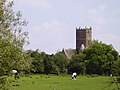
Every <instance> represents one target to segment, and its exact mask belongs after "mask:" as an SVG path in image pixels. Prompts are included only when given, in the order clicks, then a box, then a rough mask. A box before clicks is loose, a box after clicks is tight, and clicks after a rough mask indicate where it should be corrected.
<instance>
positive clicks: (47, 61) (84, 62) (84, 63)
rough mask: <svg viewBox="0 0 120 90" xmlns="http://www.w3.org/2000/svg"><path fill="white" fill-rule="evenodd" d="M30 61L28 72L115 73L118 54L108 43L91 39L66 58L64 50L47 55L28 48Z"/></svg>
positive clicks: (118, 60)
mask: <svg viewBox="0 0 120 90" xmlns="http://www.w3.org/2000/svg"><path fill="white" fill-rule="evenodd" d="M27 54H29V55H30V57H31V59H32V62H31V66H30V67H31V68H30V70H29V72H31V73H40V74H41V73H44V74H57V75H58V74H71V73H73V72H77V73H78V74H98V75H110V74H116V73H117V71H118V70H117V69H118V68H119V65H118V63H120V59H119V54H118V52H117V51H116V50H114V49H113V48H112V47H111V46H110V45H106V44H105V43H102V42H99V41H97V40H93V41H92V43H91V45H90V47H89V48H86V49H84V50H83V51H82V52H81V53H79V54H76V55H74V56H73V57H72V58H71V59H68V58H67V57H66V56H65V54H64V52H58V53H56V54H52V55H48V54H46V53H45V52H40V51H39V50H36V51H32V50H28V51H27Z"/></svg>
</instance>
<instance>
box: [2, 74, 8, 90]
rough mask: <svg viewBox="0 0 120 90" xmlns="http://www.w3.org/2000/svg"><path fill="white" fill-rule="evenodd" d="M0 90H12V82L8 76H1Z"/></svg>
mask: <svg viewBox="0 0 120 90" xmlns="http://www.w3.org/2000/svg"><path fill="white" fill-rule="evenodd" d="M0 90H10V80H9V79H8V77H7V76H0Z"/></svg>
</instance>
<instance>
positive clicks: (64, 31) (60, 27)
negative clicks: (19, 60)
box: [14, 0, 120, 54]
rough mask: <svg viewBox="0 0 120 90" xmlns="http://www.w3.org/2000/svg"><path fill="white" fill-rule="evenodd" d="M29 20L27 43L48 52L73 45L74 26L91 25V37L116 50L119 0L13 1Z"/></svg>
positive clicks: (119, 42)
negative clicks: (110, 45)
mask: <svg viewBox="0 0 120 90" xmlns="http://www.w3.org/2000/svg"><path fill="white" fill-rule="evenodd" d="M14 2H15V5H14V10H15V11H22V13H23V18H26V19H27V21H28V22H29V23H28V25H27V27H25V31H27V32H28V33H29V34H28V36H29V42H30V44H29V45H27V46H25V47H24V48H25V49H26V50H28V49H32V50H36V49H39V50H40V51H44V52H46V53H48V54H53V53H56V52H58V51H60V50H62V49H63V48H66V49H68V48H73V49H75V48H76V27H78V26H80V27H82V28H84V27H92V39H96V40H99V41H102V42H103V43H106V44H108V45H109V44H112V45H113V46H114V48H115V49H116V50H117V51H118V52H120V38H119V35H120V27H119V26H120V0H14Z"/></svg>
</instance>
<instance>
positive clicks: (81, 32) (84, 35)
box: [76, 27, 92, 53]
mask: <svg viewBox="0 0 120 90" xmlns="http://www.w3.org/2000/svg"><path fill="white" fill-rule="evenodd" d="M91 41H92V28H91V27H90V28H87V27H85V28H80V27H77V28H76V51H77V53H80V52H81V51H82V50H83V49H84V48H87V47H89V45H90V42H91Z"/></svg>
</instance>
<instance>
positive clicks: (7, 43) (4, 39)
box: [0, 0, 29, 90]
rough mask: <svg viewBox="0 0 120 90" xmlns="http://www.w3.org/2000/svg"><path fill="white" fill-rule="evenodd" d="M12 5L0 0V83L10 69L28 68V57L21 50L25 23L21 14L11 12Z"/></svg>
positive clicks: (25, 34) (24, 38)
mask: <svg viewBox="0 0 120 90" xmlns="http://www.w3.org/2000/svg"><path fill="white" fill-rule="evenodd" d="M13 4H14V3H13V1H11V2H7V0H0V81H1V80H2V79H4V78H2V77H1V76H4V75H9V73H10V72H11V70H12V69H17V70H26V69H28V68H29V63H28V61H27V59H28V57H27V56H26V53H25V51H24V49H23V46H24V45H25V44H27V41H26V39H27V35H28V33H27V32H24V31H23V28H22V27H23V26H26V25H27V22H26V21H25V20H23V19H22V14H21V12H17V13H15V12H14V11H13V9H12V6H13ZM5 80H6V79H4V81H5ZM0 84H1V83H0ZM3 86H4V85H3ZM0 88H2V89H4V88H5V87H0ZM5 90H7V89H5Z"/></svg>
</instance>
